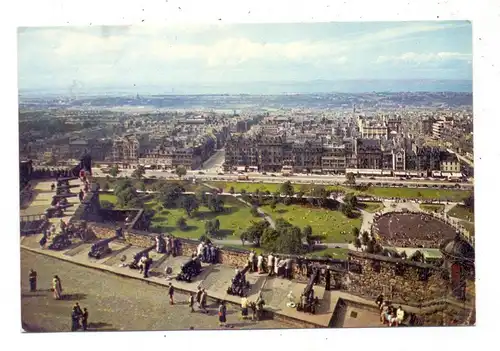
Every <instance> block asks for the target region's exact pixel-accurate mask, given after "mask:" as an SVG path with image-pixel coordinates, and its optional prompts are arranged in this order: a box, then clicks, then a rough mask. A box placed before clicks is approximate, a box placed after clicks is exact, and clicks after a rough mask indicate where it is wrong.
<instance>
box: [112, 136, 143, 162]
mask: <svg viewBox="0 0 500 351" xmlns="http://www.w3.org/2000/svg"><path fill="white" fill-rule="evenodd" d="M139 145H140V143H139V140H138V139H137V137H136V136H135V135H125V136H123V137H120V138H117V139H115V140H113V151H112V152H113V161H114V162H123V163H136V162H137V161H138V158H139Z"/></svg>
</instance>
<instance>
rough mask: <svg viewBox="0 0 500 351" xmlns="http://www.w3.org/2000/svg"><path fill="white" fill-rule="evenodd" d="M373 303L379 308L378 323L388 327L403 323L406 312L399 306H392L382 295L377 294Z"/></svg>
mask: <svg viewBox="0 0 500 351" xmlns="http://www.w3.org/2000/svg"><path fill="white" fill-rule="evenodd" d="M375 303H376V304H377V306H378V307H379V309H380V323H382V324H384V325H387V326H389V327H398V326H400V325H401V324H402V323H403V321H404V319H405V317H406V313H405V311H404V310H403V308H402V307H401V306H399V307H398V308H396V307H394V306H393V305H392V304H391V303H390V302H389V301H387V300H385V299H384V295H379V296H378V297H377V299H376V300H375Z"/></svg>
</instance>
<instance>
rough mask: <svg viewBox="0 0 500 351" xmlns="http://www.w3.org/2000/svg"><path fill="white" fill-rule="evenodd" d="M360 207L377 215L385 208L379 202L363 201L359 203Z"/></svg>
mask: <svg viewBox="0 0 500 351" xmlns="http://www.w3.org/2000/svg"><path fill="white" fill-rule="evenodd" d="M359 207H360V208H361V209H363V210H365V211H366V212H370V213H375V212H378V211H380V210H381V209H382V208H384V205H383V204H382V202H379V201H363V202H360V203H359Z"/></svg>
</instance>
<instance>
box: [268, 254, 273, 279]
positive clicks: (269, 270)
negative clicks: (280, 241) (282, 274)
mask: <svg viewBox="0 0 500 351" xmlns="http://www.w3.org/2000/svg"><path fill="white" fill-rule="evenodd" d="M273 268H274V256H273V254H272V253H270V254H269V255H268V256H267V273H268V274H269V275H270V276H271V275H273V272H274V269H273Z"/></svg>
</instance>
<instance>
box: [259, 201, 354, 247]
mask: <svg viewBox="0 0 500 351" xmlns="http://www.w3.org/2000/svg"><path fill="white" fill-rule="evenodd" d="M261 208H262V210H263V211H264V212H265V213H266V214H268V215H269V216H270V217H271V218H272V219H274V220H277V219H278V218H283V219H285V220H286V221H288V222H290V223H291V224H293V225H295V226H298V227H299V228H301V229H302V228H304V227H305V226H306V225H310V226H311V228H312V231H313V236H320V237H321V240H323V241H324V242H331V243H334V242H338V243H343V242H348V241H349V240H351V239H352V238H351V236H352V235H351V233H352V228H354V227H357V228H360V227H361V218H347V217H346V216H345V215H344V214H343V213H342V212H339V211H332V210H327V209H322V208H314V207H306V206H301V205H290V206H285V205H283V204H278V205H277V206H276V208H275V209H274V210H272V209H271V207H270V206H269V205H266V206H262V207H261Z"/></svg>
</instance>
